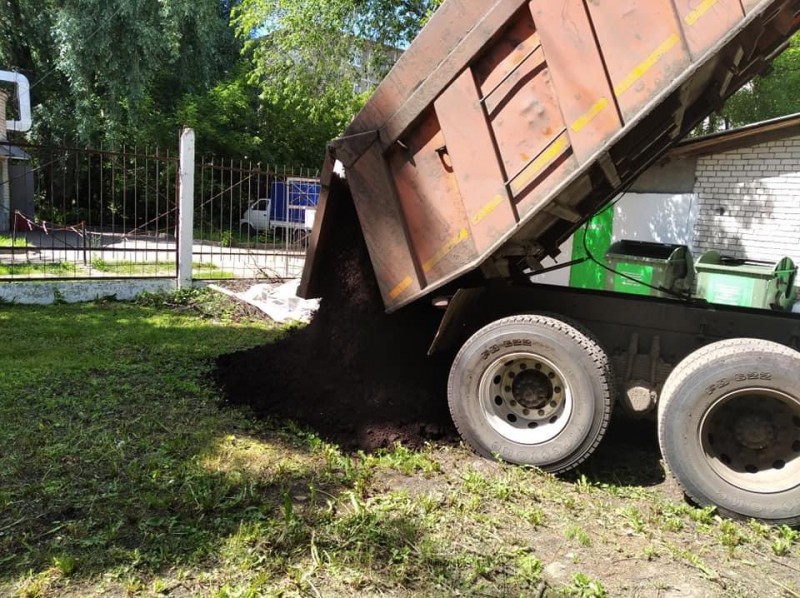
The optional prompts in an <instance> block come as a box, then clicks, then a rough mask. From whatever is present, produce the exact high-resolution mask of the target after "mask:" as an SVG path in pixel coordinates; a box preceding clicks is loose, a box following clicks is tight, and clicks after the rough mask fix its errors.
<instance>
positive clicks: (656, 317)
mask: <svg viewBox="0 0 800 598" xmlns="http://www.w3.org/2000/svg"><path fill="white" fill-rule="evenodd" d="M799 11H800V0H647V1H646V2H645V1H643V0H632V1H629V2H619V1H616V0H491V1H490V0H487V1H485V2H475V1H474V0H446V2H444V4H443V5H442V6H441V7H440V8H439V9H438V11H437V12H436V13H435V14H434V16H433V17H432V19H431V20H430V22H429V23H428V25H427V26H426V27H425V28H424V29H423V30H422V32H421V33H420V35H419V36H418V38H417V39H416V40H415V41H414V42H413V43H412V44H411V45H410V47H409V48H408V50H407V51H406V52H405V54H404V55H403V56H402V57H401V58H400V60H399V61H398V62H397V64H396V65H395V66H394V68H393V69H392V70H391V72H390V73H389V74H388V76H387V77H386V79H385V80H384V81H383V82H382V83H381V84H380V85H379V86H378V88H377V90H376V91H375V93H374V95H373V96H372V97H371V99H370V100H369V101H368V102H367V104H366V105H365V107H364V108H363V110H362V111H361V112H360V113H359V114H358V115H357V116H356V118H355V119H354V120H353V122H352V124H351V125H350V126H349V127H348V128H347V130H346V131H345V133H344V134H343V136H342V137H341V138H339V139H336V140H334V141H332V142H331V143H330V145H329V148H328V153H327V156H326V162H325V165H324V169H323V174H322V185H323V190H322V193H321V197H320V202H319V205H318V209H317V217H316V222H315V225H314V229H313V232H312V238H311V242H310V247H309V251H308V255H307V261H306V266H305V270H304V273H303V278H302V282H301V286H300V291H299V293H300V295H301V296H304V297H317V296H320V295H321V294H323V293H324V289H322V288H321V283H320V280H321V279H322V278H323V276H322V272H321V268H322V266H321V264H322V263H323V260H322V258H323V257H324V256H325V255H326V254H328V253H329V252H331V251H333V248H332V247H331V246H330V241H329V239H330V238H331V237H332V231H333V228H334V227H335V226H336V223H335V222H334V221H333V220H332V218H331V217H330V213H331V211H332V209H331V208H332V206H334V205H336V203H337V202H340V201H345V199H344V197H345V196H348V199H347V200H348V201H349V200H350V198H351V199H352V202H353V204H354V206H355V211H356V213H357V217H358V221H359V225H360V229H361V231H362V233H363V236H364V240H365V242H366V246H367V249H368V253H369V259H370V264H371V267H372V270H373V272H374V275H375V279H376V280H377V284H378V287H379V289H380V293H381V298H382V300H383V303H384V305H385V308H386V311H387V312H388V313H389V314H392V313H393V312H396V311H398V310H402V309H403V308H404V307H405V306H408V305H409V304H411V303H418V302H423V301H424V302H431V303H433V304H435V305H437V306H440V307H442V308H443V312H442V319H441V325H440V327H439V330H438V333H437V334H436V336H435V338H434V339H432V343H431V349H430V351H431V352H437V351H451V354H453V355H454V358H453V361H452V367H451V369H450V374H449V379H448V389H447V401H448V403H449V407H450V413H451V415H452V419H453V421H454V423H455V425H456V427H457V429H458V431H459V433H460V434H461V436H462V437H463V439H464V440H465V441H466V443H467V444H468V445H469V446H471V447H472V448H473V449H474V450H475V451H476V452H478V453H480V454H481V455H484V456H486V457H489V458H499V459H502V460H505V461H508V462H511V463H518V464H525V465H529V466H536V467H539V468H541V469H543V470H545V471H549V472H553V473H560V472H564V471H567V470H569V469H572V468H574V467H576V466H577V465H579V464H580V463H582V462H583V461H584V460H585V459H586V458H587V457H588V456H589V455H590V454H591V453H592V451H593V450H594V449H595V448H596V447H597V445H598V443H599V442H600V441H601V439H602V438H603V435H604V433H605V431H606V429H607V427H608V424H609V420H610V417H611V413H612V409H613V408H614V407H615V405H616V406H617V407H618V408H621V409H623V410H624V411H626V412H627V413H628V415H631V416H636V417H644V416H652V417H653V418H654V419H655V420H656V421H657V429H658V439H659V444H660V448H661V451H662V454H663V457H664V460H665V462H666V464H667V466H668V468H669V470H670V471H671V473H672V474H673V475H674V476H675V478H676V479H677V480H678V482H679V483H680V484H681V486H682V487H683V489H684V491H685V492H686V494H687V495H688V496H689V497H691V498H692V499H693V500H694V501H696V503H698V504H700V505H716V507H717V508H718V509H719V511H720V512H722V513H724V514H726V515H729V516H733V517H740V518H751V517H752V518H758V519H761V520H765V521H769V522H774V523H785V524H797V523H800V352H798V351H797V348H798V346H800V319H798V316H797V315H796V314H793V313H791V312H790V311H787V310H763V309H750V308H741V307H737V306H725V305H716V304H713V303H711V302H709V301H705V300H702V299H698V298H697V297H694V296H691V294H684V293H675V296H666V297H665V296H660V295H663V293H652V294H650V296H641V295H631V294H622V293H615V292H604V291H592V290H580V289H574V288H566V287H556V286H547V285H540V284H535V283H534V282H532V281H535V280H536V277H535V276H532V275H533V274H535V273H536V272H537V271H540V270H542V268H543V263H544V262H545V260H546V259H547V258H548V257H551V258H552V257H557V256H558V252H559V249H558V248H559V246H561V245H562V243H564V242H565V240H567V239H568V238H569V237H570V235H572V234H573V233H574V232H575V231H576V230H578V229H579V227H581V226H582V225H583V224H584V223H585V222H586V221H587V220H588V219H589V218H591V217H592V216H593V215H594V214H595V213H597V212H598V210H600V209H601V208H603V207H604V206H606V205H608V204H609V203H610V202H612V201H613V200H614V198H615V197H617V196H618V195H619V194H620V193H621V192H623V191H624V190H625V189H626V188H627V187H628V186H629V185H630V184H631V183H632V181H634V180H635V179H636V177H637V176H638V175H639V174H641V173H642V172H643V171H644V170H645V169H647V168H648V167H650V166H651V165H652V164H654V163H655V162H656V161H657V160H658V159H659V158H660V157H662V156H663V155H664V154H665V152H666V151H667V150H668V149H669V148H670V147H671V146H673V145H674V144H676V143H677V142H678V141H679V140H681V139H682V138H683V137H684V136H686V135H687V133H689V132H690V131H691V130H692V129H693V128H695V127H696V126H697V125H698V124H699V123H701V122H702V121H703V120H704V119H705V118H707V117H708V115H709V114H710V113H712V112H713V111H714V110H716V109H719V108H720V107H721V106H722V105H723V103H724V102H725V100H726V99H727V98H728V97H729V96H730V95H731V94H733V93H734V92H735V91H736V90H737V89H739V88H740V87H742V86H743V85H744V84H745V83H747V82H748V81H749V80H751V79H752V78H753V77H754V76H755V75H758V74H762V73H764V72H766V71H767V70H768V69H769V68H770V63H771V61H772V60H773V58H774V57H775V56H776V55H778V54H779V53H780V52H781V51H782V50H783V49H784V48H785V47H786V46H787V45H788V40H789V38H790V36H791V35H792V34H793V33H794V32H795V31H796V30H797V29H798V26H800V18H799V17H798V12H799ZM592 259H593V260H595V261H597V263H598V264H603V266H604V267H606V268H611V270H612V271H613V267H611V266H608V265H606V264H604V263H603V259H602V256H592ZM784 282H785V283H786V284H783V286H781V285H773V286H772V287H770V288H774V289H775V290H774V292H775V293H778V294H780V293H787V294H788V293H790V292H793V291H794V280H793V277H792V278H791V279H790V280H788V281H784ZM642 284H644V283H642ZM787 286H788V287H791V290H790V289H788V288H785V287H787ZM657 290H663V289H660V288H659V289H657ZM787 296H788V295H787ZM778 299H780V298H778Z"/></svg>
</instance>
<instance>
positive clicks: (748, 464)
mask: <svg viewBox="0 0 800 598" xmlns="http://www.w3.org/2000/svg"><path fill="white" fill-rule="evenodd" d="M658 437H659V444H660V445H661V451H662V453H663V455H664V459H665V461H666V462H667V465H668V466H669V469H670V470H671V471H672V473H673V475H674V476H675V477H676V479H677V480H678V482H680V484H681V485H682V486H683V489H684V491H685V492H686V494H687V495H689V496H690V497H691V498H692V499H694V500H695V501H696V502H697V503H699V504H700V505H716V506H717V507H718V508H719V510H720V512H722V513H723V514H725V515H728V516H731V517H736V518H751V517H752V518H756V519H762V520H765V521H769V522H772V523H783V524H787V525H795V524H798V523H800V353H798V352H797V351H794V350H792V349H789V348H788V347H784V346H783V345H779V344H776V343H772V342H768V341H762V340H753V339H733V340H726V341H721V342H718V343H714V344H712V345H708V346H706V347H703V348H702V349H699V350H698V351H695V352H694V353H693V354H691V355H689V356H688V357H687V358H686V359H684V360H683V361H682V362H681V364H679V365H678V367H677V368H676V369H675V371H674V372H673V373H672V374H671V375H670V377H669V378H668V379H667V382H666V384H665V386H664V391H663V393H662V396H661V401H660V403H659V409H658Z"/></svg>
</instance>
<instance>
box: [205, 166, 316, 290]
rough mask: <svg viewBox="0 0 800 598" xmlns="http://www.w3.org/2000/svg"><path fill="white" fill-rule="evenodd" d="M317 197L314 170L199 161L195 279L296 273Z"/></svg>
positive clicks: (298, 272)
mask: <svg viewBox="0 0 800 598" xmlns="http://www.w3.org/2000/svg"><path fill="white" fill-rule="evenodd" d="M318 198H319V179H318V177H317V173H316V172H314V171H308V170H304V169H297V170H290V169H287V168H277V167H272V168H265V167H262V166H261V165H259V164H252V163H247V162H243V161H231V160H219V159H200V160H199V161H198V165H197V172H196V175H195V213H194V245H193V262H194V264H193V272H194V277H195V278H196V279H214V278H231V277H234V278H266V279H284V278H296V277H298V276H299V275H300V273H301V272H302V269H303V263H304V260H305V252H306V247H307V243H308V238H309V233H310V231H311V227H312V226H313V223H314V215H315V211H316V205H317V200H318Z"/></svg>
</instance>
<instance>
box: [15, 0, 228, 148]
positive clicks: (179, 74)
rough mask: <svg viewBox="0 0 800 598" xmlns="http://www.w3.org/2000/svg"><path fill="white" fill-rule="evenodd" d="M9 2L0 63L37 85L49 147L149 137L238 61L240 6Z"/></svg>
mask: <svg viewBox="0 0 800 598" xmlns="http://www.w3.org/2000/svg"><path fill="white" fill-rule="evenodd" d="M3 3H4V4H6V7H7V8H8V10H5V11H3V12H2V14H0V25H2V29H3V31H4V32H5V31H11V32H12V33H11V34H10V35H8V36H5V37H0V64H2V65H3V66H4V67H5V68H18V69H19V70H21V71H22V72H24V73H25V74H27V75H28V76H29V78H30V79H31V80H32V84H33V102H34V106H35V112H34V116H35V119H34V122H35V125H36V126H37V134H38V136H39V138H40V139H54V140H61V141H65V142H68V141H75V142H98V141H117V140H122V139H127V140H131V139H137V138H141V137H143V135H142V133H141V132H142V131H143V130H148V129H147V127H145V124H146V123H152V121H153V120H154V119H155V120H159V119H160V118H161V117H163V116H164V115H170V114H171V113H174V111H175V109H176V107H177V104H178V101H179V99H180V97H181V96H182V95H184V94H185V93H190V92H200V91H202V90H204V89H207V88H208V87H210V86H211V84H213V82H215V81H216V79H217V78H218V77H219V76H220V75H221V74H224V73H225V72H226V71H227V70H228V69H229V68H230V66H231V65H232V64H235V63H236V62H237V56H238V52H239V47H240V44H239V43H238V42H236V40H235V38H234V37H233V35H232V30H231V29H230V27H229V24H228V19H229V18H230V12H231V9H232V7H233V3H232V2H231V1H225V2H220V0H116V1H115V2H107V1H106V0H66V1H63V2H59V1H57V0H3ZM4 35H5V34H4ZM149 130H150V131H151V132H152V131H153V130H156V131H158V130H161V128H160V127H150V128H149ZM175 133H176V131H173V132H172V135H171V137H174V135H175Z"/></svg>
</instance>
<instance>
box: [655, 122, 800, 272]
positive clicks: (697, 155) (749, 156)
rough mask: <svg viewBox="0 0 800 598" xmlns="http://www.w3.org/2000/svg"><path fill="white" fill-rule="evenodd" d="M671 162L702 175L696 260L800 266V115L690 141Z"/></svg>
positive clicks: (697, 189)
mask: <svg viewBox="0 0 800 598" xmlns="http://www.w3.org/2000/svg"><path fill="white" fill-rule="evenodd" d="M667 160H668V161H671V162H672V163H673V168H675V167H678V168H683V169H688V172H687V174H688V173H689V172H691V171H692V169H693V170H694V188H693V190H692V194H693V196H694V202H695V206H694V209H693V213H694V222H693V225H692V226H691V230H692V235H691V243H690V244H691V246H692V251H693V252H694V253H695V255H700V254H701V253H703V252H705V251H707V250H710V249H717V250H719V251H721V252H723V253H725V254H728V255H732V256H734V257H740V258H748V259H754V260H766V261H777V260H778V259H780V258H782V257H784V256H787V255H788V256H790V257H792V258H793V259H794V260H795V261H796V262H800V115H793V116H789V117H785V118H780V119H776V120H773V121H768V122H765V123H758V124H755V125H751V126H748V127H744V128H742V129H736V130H732V131H725V132H722V133H718V134H715V135H710V136H707V137H703V138H698V139H693V140H689V141H686V142H684V143H683V144H681V145H680V146H678V147H677V148H675V149H674V150H673V151H672V152H671V153H670V154H669V157H668V158H667Z"/></svg>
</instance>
